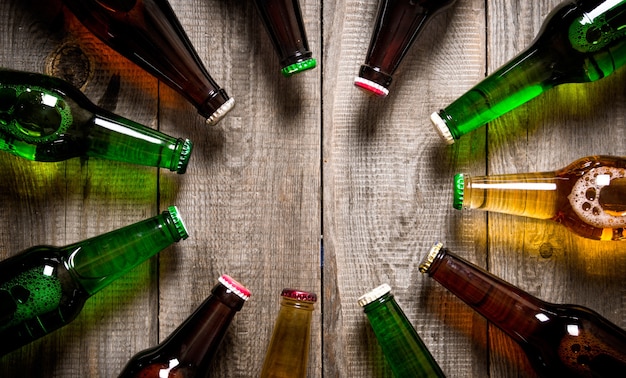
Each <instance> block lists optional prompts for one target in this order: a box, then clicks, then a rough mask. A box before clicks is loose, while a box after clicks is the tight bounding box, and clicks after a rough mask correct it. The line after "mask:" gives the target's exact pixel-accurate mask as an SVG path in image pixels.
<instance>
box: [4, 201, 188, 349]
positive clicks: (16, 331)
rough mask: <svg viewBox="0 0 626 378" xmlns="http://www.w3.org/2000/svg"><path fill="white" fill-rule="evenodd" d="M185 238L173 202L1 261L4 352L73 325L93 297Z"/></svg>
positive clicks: (185, 233) (184, 232) (185, 232)
mask: <svg viewBox="0 0 626 378" xmlns="http://www.w3.org/2000/svg"><path fill="white" fill-rule="evenodd" d="M186 237H187V231H186V229H185V227H184V224H183V223H182V220H181V219H180V217H179V216H178V212H177V209H176V208H175V207H174V206H172V207H170V208H169V210H168V211H167V212H164V213H163V214H160V215H157V216H155V217H152V218H149V219H147V220H144V221H141V222H138V223H135V224H132V225H129V226H126V227H123V228H121V229H118V230H114V231H111V232H108V233H105V234H103V235H99V236H96V237H93V238H90V239H87V240H84V241H81V242H78V243H74V244H71V245H68V246H65V247H53V246H35V247H32V248H29V249H27V250H25V251H23V252H21V253H19V254H17V255H15V256H13V257H10V258H8V259H6V260H4V261H2V262H0V337H1V338H2V340H3V343H2V346H1V347H0V355H4V354H6V353H8V352H10V351H12V350H15V349H17V348H19V347H21V346H23V345H26V344H28V343H30V342H32V341H34V340H36V339H38V338H40V337H42V336H44V335H46V334H48V333H50V332H52V331H54V330H56V329H58V328H61V327H62V326H64V325H66V324H68V323H69V322H71V321H72V320H73V319H74V318H76V316H77V315H78V314H79V313H80V311H81V309H82V307H83V305H84V303H85V301H86V300H87V299H88V298H89V297H91V296H92V295H94V294H95V293H96V292H98V291H100V290H101V289H103V288H104V287H106V286H107V285H109V284H110V283H111V282H113V281H114V280H116V279H117V278H119V277H120V276H121V275H123V274H125V273H127V272H128V271H130V270H131V269H132V268H134V267H136V266H137V265H139V264H140V263H141V262H143V261H145V260H147V259H149V258H150V257H152V256H154V255H155V254H156V253H158V252H159V251H161V250H162V249H164V248H166V247H167V246H169V245H171V244H172V243H174V242H176V241H179V240H180V239H183V238H186Z"/></svg>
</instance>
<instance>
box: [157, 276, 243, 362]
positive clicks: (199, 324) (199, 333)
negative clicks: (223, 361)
mask: <svg viewBox="0 0 626 378" xmlns="http://www.w3.org/2000/svg"><path fill="white" fill-rule="evenodd" d="M244 303H245V300H244V299H242V298H241V297H239V296H238V295H237V294H235V293H233V292H232V291H231V290H229V289H228V288H226V287H225V286H224V285H222V284H217V285H215V287H214V288H213V289H212V290H211V295H210V296H209V297H208V298H207V299H206V300H205V301H204V302H203V303H202V304H201V305H200V306H199V307H198V308H197V309H196V310H195V311H194V312H193V314H191V315H190V316H189V317H187V319H186V320H185V321H184V322H183V323H182V324H181V325H180V326H179V327H178V328H176V330H175V331H174V332H172V333H171V334H170V335H169V336H168V337H167V338H166V339H165V340H164V341H163V342H161V343H160V344H159V349H160V350H161V353H162V354H166V355H171V356H173V357H174V356H175V357H176V359H177V360H178V362H179V363H180V364H181V365H184V366H190V367H194V368H195V369H194V370H195V371H199V372H200V371H208V365H209V363H210V362H211V359H212V358H213V356H214V355H215V353H216V352H217V348H218V347H219V345H220V343H221V342H222V340H223V339H224V336H225V335H226V331H227V330H228V327H229V326H230V323H231V322H232V320H233V318H234V317H235V314H236V313H237V312H238V311H239V310H241V308H242V307H243V305H244Z"/></svg>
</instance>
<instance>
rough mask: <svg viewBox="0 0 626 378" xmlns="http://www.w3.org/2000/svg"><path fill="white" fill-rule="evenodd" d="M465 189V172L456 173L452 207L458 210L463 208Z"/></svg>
mask: <svg viewBox="0 0 626 378" xmlns="http://www.w3.org/2000/svg"><path fill="white" fill-rule="evenodd" d="M464 189H465V176H464V175H463V173H457V174H456V175H454V200H453V201H452V207H454V208H455V209H457V210H461V209H462V208H463V193H464Z"/></svg>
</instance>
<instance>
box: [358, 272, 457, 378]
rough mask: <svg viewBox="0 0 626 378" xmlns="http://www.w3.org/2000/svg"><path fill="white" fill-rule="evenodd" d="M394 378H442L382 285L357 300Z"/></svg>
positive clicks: (388, 289)
mask: <svg viewBox="0 0 626 378" xmlns="http://www.w3.org/2000/svg"><path fill="white" fill-rule="evenodd" d="M358 303H359V305H360V306H361V307H363V311H364V312H365V315H367V318H368V319H369V322H370V325H371V326H372V329H373V330H374V334H375V335H376V339H377V340H378V343H379V344H380V346H381V348H382V350H383V353H384V355H385V358H386V359H387V362H388V363H389V366H390V367H391V371H392V372H393V375H394V377H396V378H412V377H423V378H434V377H445V375H444V374H443V371H441V368H440V367H439V365H437V362H436V361H435V359H434V358H433V356H432V355H431V354H430V352H429V351H428V349H427V348H426V345H425V344H424V342H423V341H422V339H421V338H420V337H419V335H418V334H417V332H416V331H415V328H413V326H412V325H411V323H410V322H409V320H408V319H407V317H406V315H405V314H404V312H403V311H402V308H400V306H399V305H398V303H397V302H396V300H395V299H394V297H393V294H391V287H389V285H387V284H383V285H380V286H378V287H377V288H375V289H374V290H372V291H370V292H368V293H366V294H364V295H363V296H361V297H360V298H359V300H358Z"/></svg>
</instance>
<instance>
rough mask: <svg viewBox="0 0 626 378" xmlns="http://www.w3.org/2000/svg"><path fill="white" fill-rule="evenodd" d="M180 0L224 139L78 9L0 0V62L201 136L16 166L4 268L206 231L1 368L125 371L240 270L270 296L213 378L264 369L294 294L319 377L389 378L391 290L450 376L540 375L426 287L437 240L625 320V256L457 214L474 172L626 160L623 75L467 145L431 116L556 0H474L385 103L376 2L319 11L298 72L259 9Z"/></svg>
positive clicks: (550, 232)
mask: <svg viewBox="0 0 626 378" xmlns="http://www.w3.org/2000/svg"><path fill="white" fill-rule="evenodd" d="M170 3H171V4H172V6H173V8H174V10H175V11H176V14H177V15H178V17H179V19H180V21H181V23H182V24H183V26H184V27H185V30H186V32H187V33H188V35H189V37H190V39H191V40H192V43H193V45H194V46H195V48H196V50H197V51H198V53H199V55H200V57H201V59H202V60H203V62H204V63H205V65H206V67H207V69H208V71H209V72H210V73H211V75H212V76H213V78H214V79H215V80H216V81H217V82H218V83H219V84H220V85H221V86H222V87H224V88H225V89H226V90H227V92H228V93H229V94H230V95H231V96H232V97H233V98H235V101H236V103H237V105H236V107H235V109H233V110H232V111H231V112H230V113H229V114H228V115H227V116H226V117H225V118H224V119H223V121H222V122H220V123H219V124H218V125H217V126H215V127H207V126H206V125H205V124H204V120H203V119H202V117H200V116H199V115H198V114H197V113H196V112H195V110H194V109H193V107H192V106H191V105H190V104H188V103H186V102H185V101H184V100H183V99H182V98H181V97H180V96H179V95H178V94H177V93H176V92H174V91H173V90H172V89H171V88H169V87H167V86H165V85H163V84H160V83H158V81H157V80H156V79H154V78H153V77H152V76H150V75H149V74H147V73H146V72H144V71H142V70H141V69H140V68H138V67H137V66H135V65H134V64H132V63H130V62H129V61H127V60H126V59H125V58H123V57H121V56H119V54H117V53H116V52H114V51H112V50H111V49H110V48H108V47H106V46H105V45H104V44H103V43H102V42H100V41H99V40H97V39H96V38H95V37H93V36H91V34H90V33H89V32H88V31H87V30H86V29H85V28H84V27H83V26H82V25H81V24H80V23H79V22H78V21H77V20H76V19H75V18H74V17H73V16H72V15H71V14H70V13H69V12H67V11H66V10H65V9H64V7H63V6H62V5H61V4H60V0H52V1H48V2H45V3H41V2H37V1H33V0H22V1H18V0H7V1H4V2H2V3H0V20H1V21H0V23H1V25H2V26H1V29H0V46H1V47H2V48H1V49H0V66H2V67H8V68H13V69H21V70H26V71H33V72H42V73H47V74H51V75H54V76H58V77H61V78H64V79H67V80H70V81H71V82H72V83H74V84H76V85H77V86H79V87H80V89H81V90H82V91H83V92H85V94H86V95H87V96H88V97H89V98H90V99H91V100H92V101H94V102H95V103H97V104H99V105H100V106H102V107H103V108H105V109H107V110H110V111H113V112H115V113H117V114H120V115H122V116H125V117H127V118H130V119H132V120H134V121H137V122H140V123H143V124H145V125H148V126H150V127H153V128H155V129H159V130H160V131H162V132H165V133H167V134H170V135H173V136H179V137H185V138H189V139H191V140H192V141H193V142H194V152H193V155H192V158H191V162H190V164H189V168H188V170H187V173H186V174H184V175H176V174H174V173H172V172H168V171H165V170H156V169H152V168H144V167H135V166H132V165H127V164H122V163H113V162H108V161H102V160H97V159H89V160H81V159H73V160H69V161H67V162H62V163H32V162H28V161H26V160H24V159H19V158H17V157H13V156H11V155H8V154H4V153H3V154H1V155H0V167H2V171H3V172H4V173H5V174H4V178H3V179H2V180H0V203H1V204H2V206H3V208H4V210H5V217H4V218H3V219H2V220H1V221H0V222H1V223H0V258H6V257H9V256H11V255H13V254H15V253H17V252H18V251H20V250H23V249H25V248H28V247H30V246H33V245H38V244H53V245H66V244H69V243H72V242H75V241H78V240H82V239H85V238H88V237H91V236H95V235H98V234H101V233H104V232H106V231H110V230H112V229H115V228H118V227H122V226H124V225H127V224H130V223H134V222H136V221H138V220H141V219H144V218H147V217H150V216H153V215H155V214H157V213H158V212H160V211H162V210H164V209H165V208H166V207H167V206H168V205H172V204H175V205H177V206H178V207H179V209H180V212H181V215H182V216H183V218H184V220H185V222H186V224H187V226H188V228H189V230H190V233H191V237H190V238H189V239H188V240H186V241H181V242H180V243H178V244H176V245H175V246H173V247H171V248H168V249H167V250H165V251H163V252H162V253H161V254H160V255H159V256H158V257H156V258H154V259H152V260H151V261H150V262H147V263H145V264H142V265H141V266H139V267H138V268H136V269H135V270H134V271H133V272H131V273H130V274H128V275H126V276H124V277H122V278H121V279H120V280H119V281H117V282H116V283H114V284H113V285H111V286H110V287H109V288H107V289H105V290H103V291H102V292H101V293H98V294H97V295H96V296H94V298H91V299H90V300H89V301H88V302H87V305H86V306H85V309H84V310H83V313H82V314H81V315H80V316H79V317H78V319H76V320H75V321H74V322H73V323H72V324H71V325H69V326H67V327H65V328H63V329H62V330H59V331H57V332H55V333H53V334H52V335H49V336H47V337H45V338H43V339H41V340H39V341H36V342H34V343H32V344H30V345H28V346H26V347H24V348H22V349H20V350H18V351H15V352H13V353H11V354H9V355H7V356H5V357H3V358H2V359H0V376H3V377H4V376H7V377H10V376H28V377H49V376H54V377H114V376H116V374H117V373H118V372H119V371H120V370H121V369H122V367H123V366H124V364H125V363H126V361H127V360H128V359H129V358H130V357H131V356H132V355H133V354H134V353H136V352H138V351H140V350H142V349H144V348H146V347H149V346H151V345H154V344H156V343H157V342H158V341H160V340H162V339H163V338H164V337H166V336H167V335H168V334H169V333H170V332H171V331H172V330H173V329H174V328H175V327H176V326H178V325H179V324H180V322H181V321H183V319H185V318H186V317H187V316H188V315H189V314H190V313H191V312H192V310H193V309H195V308H196V306H197V305H198V304H199V303H200V302H201V301H202V300H203V299H204V298H206V296H207V295H208V294H209V291H210V289H211V287H212V286H213V285H214V283H215V280H216V278H217V277H218V276H219V275H220V274H223V273H226V274H230V275H232V276H233V277H235V278H236V279H238V280H239V281H241V282H242V283H243V284H244V285H246V286H247V287H248V288H250V290H251V291H252V297H251V299H250V300H249V302H248V303H247V304H246V305H245V306H244V308H243V309H242V311H241V312H240V313H239V314H238V315H237V316H236V317H235V321H234V322H233V324H232V326H231V328H230V330H229V332H228V334H227V336H226V340H225V341H224V343H223V344H222V348H221V350H220V351H219V354H218V356H217V357H216V359H215V361H214V363H213V366H212V369H213V370H212V372H213V374H212V375H213V376H218V377H249V376H258V374H259V372H260V369H261V365H262V363H263V359H264V356H265V350H266V347H267V344H268V342H269V338H270V336H271V332H272V329H273V326H274V319H275V317H276V314H277V312H278V299H279V293H280V290H281V289H282V288H284V287H294V288H299V289H303V290H311V291H314V292H316V293H317V294H318V295H319V298H320V300H319V303H318V304H317V308H316V311H315V316H314V321H313V337H312V342H311V352H310V360H309V374H308V375H309V377H322V376H327V377H391V372H390V370H389V368H388V366H387V365H386V363H385V361H384V357H383V355H382V353H381V351H380V348H379V347H378V344H377V341H376V339H375V337H374V335H373V332H372V331H371V329H370V328H369V325H368V323H367V319H366V318H365V316H364V314H363V311H362V309H361V308H360V307H359V306H358V305H357V303H356V301H357V298H358V297H359V296H360V295H362V294H363V293H365V292H367V291H369V290H370V289H372V288H373V287H375V286H378V285H379V284H381V283H384V282H386V283H388V284H390V285H391V287H392V289H393V293H394V294H395V296H396V299H397V301H398V302H399V304H400V305H401V306H402V308H403V309H404V311H405V312H406V314H407V316H408V318H409V320H411V322H412V323H413V325H414V326H415V328H416V329H417V331H418V333H419V334H420V335H421V337H422V338H423V340H424V341H425V343H426V345H427V346H428V348H429V349H430V350H431V352H432V354H433V356H434V357H435V359H436V360H437V361H438V362H439V364H440V365H441V366H442V368H443V370H444V371H445V372H446V373H447V375H448V376H450V377H485V376H493V377H512V376H533V374H534V373H533V371H532V369H531V367H530V365H529V364H528V361H527V360H526V358H525V356H524V355H523V353H522V352H521V350H520V348H519V347H518V346H517V345H516V344H515V343H513V342H512V341H511V339H510V338H508V337H507V336H506V335H504V334H503V333H502V332H500V331H499V330H497V329H495V328H494V327H492V326H490V325H489V324H488V323H487V322H486V321H485V320H484V319H483V318H482V317H480V316H479V315H476V314H475V313H474V312H473V311H472V310H471V309H470V308H469V307H468V306H466V305H464V304H463V303H461V302H460V301H459V300H458V299H457V298H456V297H454V296H453V295H451V294H450V293H449V292H447V291H446V290H445V289H444V288H442V287H441V286H440V285H439V284H437V283H435V282H434V281H432V280H430V279H429V278H427V277H425V276H423V275H421V274H420V273H418V271H417V266H418V264H419V263H420V262H421V260H422V258H423V257H424V255H425V253H426V251H427V250H428V248H429V247H430V246H431V244H432V243H433V242H434V241H436V240H441V241H443V242H445V243H446V245H447V246H448V247H449V248H450V249H451V250H452V251H454V252H456V253H458V254H459V255H461V256H463V257H464V258H467V259H468V260H470V261H472V262H475V263H477V264H478V265H480V266H483V267H485V268H487V269H489V270H490V271H492V272H493V273H495V274H496V275H498V276H500V277H502V278H504V279H505V280H507V281H510V282H512V283H514V284H516V285H518V286H520V287H521V288H523V289H524V290H527V291H529V292H530V293H532V294H534V295H537V296H538V297H540V298H542V299H545V300H547V301H552V302H568V303H576V304H581V305H584V306H587V307H590V308H593V309H594V310H596V311H598V312H600V313H601V314H602V315H604V316H605V317H607V318H608V319H610V320H612V321H613V322H615V323H616V324H618V325H620V326H621V327H623V328H626V316H625V315H624V314H625V313H626V311H624V310H625V309H626V302H625V301H624V300H623V298H626V295H625V294H626V292H625V290H626V289H624V287H623V285H622V284H621V282H622V277H623V276H624V275H625V273H626V255H624V253H623V252H624V251H623V250H624V248H623V246H622V245H621V243H601V242H592V241H588V240H584V239H582V238H579V237H577V236H574V235H572V234H571V233H569V232H568V231H567V230H565V229H564V228H563V227H561V226H559V225H557V224H551V223H549V222H546V221H536V220H529V219H521V218H519V217H512V216H505V215H498V214H486V213H483V212H458V211H456V210H453V209H452V207H451V201H452V176H453V175H454V174H455V173H457V172H469V173H471V174H496V173H513V172H530V171H545V170H553V169H556V168H561V167H563V166H565V165H567V164H568V163H570V162H571V161H573V160H575V159H577V158H579V157H582V156H585V155H592V154H613V155H625V154H626V153H625V148H624V147H625V144H624V140H626V138H624V133H625V131H624V127H623V125H624V120H625V118H626V117H625V115H626V105H625V104H626V101H624V100H625V98H624V97H625V96H626V93H625V91H624V86H623V83H624V78H625V75H626V71H624V70H620V71H618V72H617V73H616V74H614V76H612V77H610V78H609V79H606V80H602V81H600V82H597V83H592V84H584V85H582V84H581V85H572V86H563V87H560V88H556V89H554V90H552V91H550V92H548V93H546V94H544V95H542V96H541V97H540V98H538V99H535V100H533V101H531V102H530V103H528V104H526V105H524V106H522V107H520V108H519V109H516V110H515V111H514V112H512V113H510V114H507V115H505V116H503V117H501V118H500V119H498V120H496V121H494V122H492V124H490V125H489V126H488V127H486V128H481V129H479V130H477V131H475V132H473V133H471V134H470V135H467V136H465V137H464V138H462V139H461V140H459V141H458V142H457V143H455V144H454V145H453V146H446V145H444V144H443V143H442V142H441V141H440V139H439V137H438V136H437V135H436V134H435V132H434V131H433V128H432V126H431V125H430V121H429V119H428V117H429V115H430V113H431V112H433V111H435V110H437V109H439V108H441V107H443V106H445V105H447V104H448V103H450V102H451V101H453V100H454V99H456V98H457V97H458V96H460V95H461V94H463V93H464V92H465V91H466V90H468V89H469V88H470V87H472V86H473V85H474V84H476V83H477V82H478V81H480V80H481V79H482V78H483V77H484V75H485V73H489V72H493V71H494V70H495V69H496V68H498V67H499V66H500V65H501V64H503V63H505V62H506V61H507V60H509V59H511V58H512V57H513V56H514V55H516V54H517V53H518V52H519V51H521V50H522V49H523V48H524V47H526V46H527V45H528V44H529V43H530V42H531V41H532V40H533V38H534V37H535V35H536V34H537V32H538V31H539V28H540V26H541V24H542V21H543V19H544V18H545V16H546V15H547V14H548V13H549V11H550V10H551V9H552V8H553V7H554V6H556V5H557V4H558V3H559V1H558V0H541V1H535V2H523V1H513V2H511V1H507V0H494V1H488V2H484V1H478V0H458V2H457V4H456V5H455V6H454V7H453V8H452V9H451V10H449V11H448V12H446V13H445V14H442V15H439V16H438V17H436V18H435V19H434V20H433V21H432V22H431V23H430V24H429V25H428V26H427V28H426V30H424V33H423V34H422V35H421V38H420V39H419V41H418V42H417V43H416V44H415V45H414V46H413V48H412V50H411V51H410V53H409V54H408V55H407V57H406V58H405V60H404V62H403V64H402V67H401V68H400V70H399V72H398V73H397V74H396V75H395V77H394V83H393V84H392V86H391V94H390V96H389V97H388V98H386V99H375V98H371V97H368V96H367V95H365V94H364V93H362V92H361V91H359V90H358V89H356V88H355V87H354V86H353V79H354V76H355V75H356V74H357V73H358V68H359V66H360V65H361V64H362V62H363V59H364V57H365V53H366V51H367V46H368V43H369V38H370V33H371V29H372V26H373V21H374V17H375V13H376V7H377V2H373V1H364V0H338V1H334V2H321V1H313V0H301V5H302V9H303V13H304V18H305V24H306V29H307V35H308V39H309V43H310V45H311V48H312V50H313V53H314V57H315V58H317V60H318V67H317V68H316V69H314V70H312V71H309V72H306V73H302V74H300V75H296V76H294V77H292V78H288V79H287V78H283V77H282V76H281V75H280V72H279V66H278V59H277V57H276V54H275V53H274V51H273V49H272V46H271V43H270V40H269V38H268V37H267V34H266V32H265V30H264V28H263V25H262V24H261V22H260V19H259V17H258V16H257V14H256V9H255V8H254V3H253V2H252V1H222V0H188V1H183V0H170ZM322 234H323V240H324V243H323V244H324V248H323V251H320V247H321V245H320V244H321V243H320V241H321V239H320V236H321V235H322ZM321 252H323V254H322V253H321Z"/></svg>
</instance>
